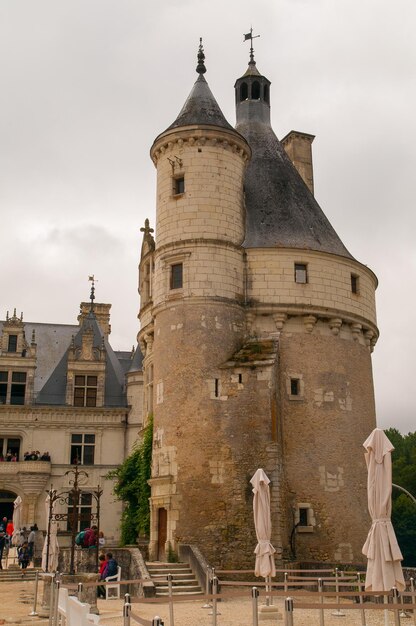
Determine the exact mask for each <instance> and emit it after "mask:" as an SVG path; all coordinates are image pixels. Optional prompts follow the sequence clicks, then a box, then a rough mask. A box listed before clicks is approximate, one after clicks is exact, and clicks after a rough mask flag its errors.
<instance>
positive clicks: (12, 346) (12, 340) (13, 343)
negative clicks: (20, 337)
mask: <svg viewBox="0 0 416 626" xmlns="http://www.w3.org/2000/svg"><path fill="white" fill-rule="evenodd" d="M7 352H17V335H9V344H8V347H7Z"/></svg>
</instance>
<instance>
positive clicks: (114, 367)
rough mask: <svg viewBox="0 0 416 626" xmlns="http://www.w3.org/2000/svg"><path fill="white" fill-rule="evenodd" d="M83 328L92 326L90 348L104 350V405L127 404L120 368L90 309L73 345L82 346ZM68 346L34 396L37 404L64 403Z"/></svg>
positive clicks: (122, 374)
mask: <svg viewBox="0 0 416 626" xmlns="http://www.w3.org/2000/svg"><path fill="white" fill-rule="evenodd" d="M86 329H92V331H93V347H94V348H100V349H102V347H103V346H104V349H105V353H106V373H105V393H104V406H126V403H127V400H126V394H125V391H124V372H123V369H122V367H121V365H120V363H119V360H118V359H117V356H116V354H115V352H114V350H113V349H112V347H111V346H110V344H109V342H108V340H107V339H106V338H105V337H104V333H103V331H102V330H101V327H100V325H99V324H98V322H97V319H96V317H95V315H94V313H93V312H90V313H89V314H88V315H87V316H86V317H85V319H84V320H83V323H82V325H81V327H80V329H79V331H78V333H77V334H76V335H75V337H74V345H75V347H76V348H80V347H81V346H82V334H83V332H84V331H85V330H86ZM69 349H70V346H68V349H67V350H66V352H65V354H64V355H63V357H62V358H61V360H60V361H59V363H58V365H57V366H56V367H55V369H54V370H53V372H52V374H51V375H50V377H49V378H48V380H47V381H46V383H45V384H44V386H43V387H42V389H41V390H40V392H39V394H38V397H37V399H36V403H37V404H53V405H65V403H66V384H67V370H68V351H69Z"/></svg>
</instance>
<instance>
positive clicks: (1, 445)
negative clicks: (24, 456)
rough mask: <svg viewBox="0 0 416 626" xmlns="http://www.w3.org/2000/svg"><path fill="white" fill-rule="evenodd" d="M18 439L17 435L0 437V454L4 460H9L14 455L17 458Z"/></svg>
mask: <svg viewBox="0 0 416 626" xmlns="http://www.w3.org/2000/svg"><path fill="white" fill-rule="evenodd" d="M20 443H21V442H20V439H18V438H17V437H1V439H0V454H1V455H2V456H3V459H4V460H11V458H13V457H16V459H17V460H19V456H20Z"/></svg>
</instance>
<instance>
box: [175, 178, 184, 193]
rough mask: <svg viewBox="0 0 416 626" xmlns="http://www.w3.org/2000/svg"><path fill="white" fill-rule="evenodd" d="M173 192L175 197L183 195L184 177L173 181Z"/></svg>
mask: <svg viewBox="0 0 416 626" xmlns="http://www.w3.org/2000/svg"><path fill="white" fill-rule="evenodd" d="M173 191H174V194H175V195H176V196H179V195H181V194H183V193H185V177H184V176H180V177H179V178H175V179H174V189H173Z"/></svg>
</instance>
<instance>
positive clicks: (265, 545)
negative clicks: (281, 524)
mask: <svg viewBox="0 0 416 626" xmlns="http://www.w3.org/2000/svg"><path fill="white" fill-rule="evenodd" d="M250 482H251V484H252V485H253V494H254V497H253V514H254V525H255V528H256V536H257V541H258V543H257V546H256V549H255V551H254V552H255V555H256V564H255V568H254V574H255V575H256V576H263V577H264V578H267V577H269V576H270V577H271V576H275V575H276V566H275V563H274V553H275V552H276V550H275V549H274V548H273V546H272V544H271V543H270V539H271V534H272V523H271V518H270V488H269V483H270V480H269V479H268V477H267V476H266V474H265V472H264V471H263V470H262V469H258V470H257V471H256V473H255V474H254V476H253V477H252V479H251V480H250Z"/></svg>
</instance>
